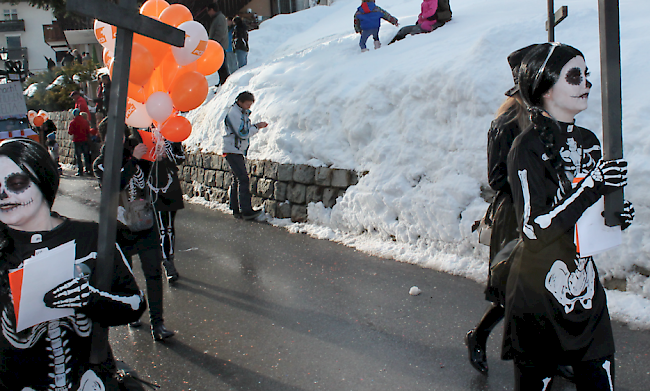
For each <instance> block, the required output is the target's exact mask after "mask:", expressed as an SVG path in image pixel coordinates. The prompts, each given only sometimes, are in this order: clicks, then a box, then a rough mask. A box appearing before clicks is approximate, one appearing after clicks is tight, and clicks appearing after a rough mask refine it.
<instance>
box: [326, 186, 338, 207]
mask: <svg viewBox="0 0 650 391" xmlns="http://www.w3.org/2000/svg"><path fill="white" fill-rule="evenodd" d="M337 196H338V189H336V188H332V187H328V188H325V190H323V205H324V206H325V207H326V208H331V207H333V206H334V204H336V197H337Z"/></svg>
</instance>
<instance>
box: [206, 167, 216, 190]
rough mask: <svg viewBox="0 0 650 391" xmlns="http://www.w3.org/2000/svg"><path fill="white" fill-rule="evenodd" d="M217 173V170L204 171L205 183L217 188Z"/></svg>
mask: <svg viewBox="0 0 650 391" xmlns="http://www.w3.org/2000/svg"><path fill="white" fill-rule="evenodd" d="M216 173H217V172H216V171H215V170H207V169H206V170H204V175H205V177H204V178H205V179H204V183H205V184H206V185H208V186H212V187H214V186H216V185H217V182H216V181H215V176H216Z"/></svg>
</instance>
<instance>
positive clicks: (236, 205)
mask: <svg viewBox="0 0 650 391" xmlns="http://www.w3.org/2000/svg"><path fill="white" fill-rule="evenodd" d="M226 161H227V162H228V164H230V170H231V171H232V176H233V178H232V185H231V186H230V209H231V210H232V212H233V213H242V214H245V215H248V214H251V213H253V207H252V205H251V191H250V180H249V179H248V172H247V171H246V160H245V158H244V155H240V154H237V153H229V154H226Z"/></svg>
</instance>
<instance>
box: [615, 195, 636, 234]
mask: <svg viewBox="0 0 650 391" xmlns="http://www.w3.org/2000/svg"><path fill="white" fill-rule="evenodd" d="M616 215H617V216H618V219H619V220H620V222H621V230H625V229H626V228H627V227H629V226H630V224H632V220H634V206H633V205H632V203H631V202H630V201H628V200H625V201H624V202H623V211H622V212H618V213H616Z"/></svg>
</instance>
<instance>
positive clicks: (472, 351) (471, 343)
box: [465, 330, 488, 375]
mask: <svg viewBox="0 0 650 391" xmlns="http://www.w3.org/2000/svg"><path fill="white" fill-rule="evenodd" d="M465 344H466V345H467V350H468V351H469V363H470V364H472V366H473V367H474V368H475V369H476V370H477V371H479V372H480V373H481V374H483V375H487V373H488V364H487V356H486V355H485V346H481V345H480V344H479V343H478V341H477V338H476V332H475V331H474V330H470V331H468V332H467V335H466V336H465Z"/></svg>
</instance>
